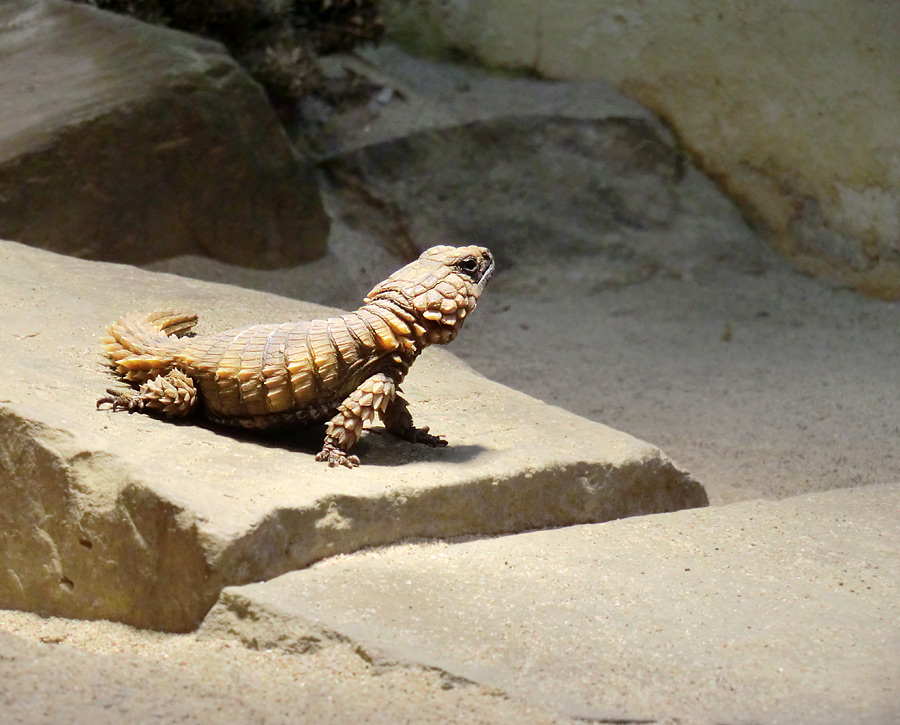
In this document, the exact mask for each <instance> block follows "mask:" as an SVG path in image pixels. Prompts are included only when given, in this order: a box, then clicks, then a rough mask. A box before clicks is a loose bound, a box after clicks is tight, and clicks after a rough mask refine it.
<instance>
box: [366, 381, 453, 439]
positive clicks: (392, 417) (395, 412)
mask: <svg viewBox="0 0 900 725" xmlns="http://www.w3.org/2000/svg"><path fill="white" fill-rule="evenodd" d="M381 422H382V423H384V427H385V428H387V429H388V430H389V431H390V432H391V433H393V434H394V435H395V436H397V437H398V438H402V439H403V440H405V441H409V442H410V443H424V444H425V445H427V446H431V447H432V448H437V447H438V446H445V445H447V441H446V440H444V438H443V437H442V436H436V435H432V434H431V433H429V432H428V426H427V425H426V426H422V427H421V428H416V426H415V425H414V424H413V419H412V414H411V413H410V412H409V403H408V402H407V401H406V399H405V398H403V396H401V395H396V394H395V395H394V399H393V400H392V401H391V403H390V404H389V405H388V406H387V408H385V410H384V411H383V412H382V413H381Z"/></svg>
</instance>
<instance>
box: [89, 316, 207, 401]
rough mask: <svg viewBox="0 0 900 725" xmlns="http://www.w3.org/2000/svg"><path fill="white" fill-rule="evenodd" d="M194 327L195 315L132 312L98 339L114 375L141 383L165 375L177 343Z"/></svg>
mask: <svg viewBox="0 0 900 725" xmlns="http://www.w3.org/2000/svg"><path fill="white" fill-rule="evenodd" d="M196 324H197V315H194V314H191V313H186V312H175V311H174V310H158V311H156V312H132V313H131V314H129V315H125V317H123V318H122V319H120V320H118V321H117V322H114V323H113V324H111V325H110V326H109V327H107V328H106V333H107V334H106V335H105V336H104V337H101V338H100V341H101V342H102V343H103V347H104V349H105V350H106V354H107V355H108V356H109V359H110V361H111V362H112V365H113V367H114V368H115V370H116V372H117V373H118V374H119V375H121V376H122V377H123V378H125V379H126V380H133V381H134V382H137V383H143V382H146V381H147V380H150V379H151V378H154V377H156V376H157V375H160V374H165V373H166V372H168V370H169V368H170V367H171V366H172V362H173V355H174V353H175V351H176V350H177V349H178V348H179V347H180V345H179V344H178V343H177V342H176V339H177V338H178V337H181V336H182V335H184V334H185V333H186V332H188V331H189V330H190V329H191V328H193V326H194V325H196Z"/></svg>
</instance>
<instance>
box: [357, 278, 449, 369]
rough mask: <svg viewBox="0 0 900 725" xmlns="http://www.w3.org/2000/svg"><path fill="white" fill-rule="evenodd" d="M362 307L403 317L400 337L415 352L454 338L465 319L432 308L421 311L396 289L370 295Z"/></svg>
mask: <svg viewBox="0 0 900 725" xmlns="http://www.w3.org/2000/svg"><path fill="white" fill-rule="evenodd" d="M361 309H363V310H365V309H370V310H373V311H374V310H378V311H379V312H382V314H390V315H392V316H393V317H394V319H396V320H399V321H402V327H404V330H403V333H402V334H403V337H405V338H406V339H407V341H408V343H409V344H411V345H413V346H414V347H415V351H416V352H415V354H416V355H419V354H420V353H421V352H422V351H423V350H424V349H425V348H426V347H428V346H429V345H446V344H447V343H448V342H450V341H451V340H453V338H455V337H456V335H457V333H458V332H459V330H460V327H462V323H463V319H464V315H460V316H457V315H453V316H446V315H442V314H441V313H440V312H436V311H433V310H425V311H424V312H423V311H422V310H419V309H417V308H416V307H415V305H414V303H413V301H411V300H409V299H407V298H406V296H404V295H402V294H400V293H399V292H397V291H395V290H389V291H385V292H382V293H380V294H378V295H377V296H376V297H374V298H369V299H368V300H367V301H366V304H365V305H363V307H362V308H361ZM464 312H465V311H464ZM392 326H393V325H392Z"/></svg>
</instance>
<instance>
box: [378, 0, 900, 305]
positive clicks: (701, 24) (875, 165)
mask: <svg viewBox="0 0 900 725" xmlns="http://www.w3.org/2000/svg"><path fill="white" fill-rule="evenodd" d="M384 7H385V15H386V21H387V27H388V28H389V29H391V31H392V32H393V33H394V34H395V36H396V37H398V38H402V39H403V40H404V41H405V42H406V43H408V44H411V45H412V46H414V47H418V48H419V49H420V50H426V51H430V52H445V53H446V52H447V51H448V50H449V49H453V50H455V51H457V52H459V51H462V52H463V53H465V54H468V55H471V56H474V57H476V58H478V59H479V60H481V61H482V62H484V63H487V64H488V65H491V66H495V67H496V66H499V67H505V68H514V69H520V68H525V69H528V70H532V71H536V72H537V73H540V74H542V75H544V76H547V77H552V78H580V79H584V78H603V79H605V80H608V81H611V82H613V83H615V84H616V85H618V86H619V87H621V88H622V89H623V90H625V91H626V92H627V93H628V94H629V95H631V96H632V97H634V98H636V99H638V100H639V101H641V102H642V103H644V104H646V105H647V106H649V107H650V108H653V109H654V110H656V111H657V112H658V113H660V114H661V115H662V116H663V117H665V118H666V119H667V120H668V121H669V122H670V123H671V124H672V126H673V127H674V129H675V130H676V132H677V133H678V135H679V137H680V138H681V139H682V140H683V142H684V143H685V145H686V146H687V147H688V148H689V149H690V150H691V151H692V153H693V154H694V156H695V158H696V159H698V160H699V163H700V165H701V166H702V167H703V168H704V169H705V170H706V171H707V172H708V173H710V174H711V175H712V176H713V177H715V178H716V179H717V180H718V181H719V182H720V183H721V185H722V186H723V187H724V188H725V189H727V190H728V192H729V194H730V195H731V196H732V198H734V199H735V200H737V201H738V202H739V203H740V204H741V206H742V207H743V209H744V211H745V213H746V214H747V216H748V217H750V218H752V219H753V220H754V221H755V222H756V224H757V226H758V227H759V228H760V229H761V230H763V231H764V232H765V233H766V235H767V237H768V238H769V240H770V241H771V242H772V244H773V245H774V246H775V247H776V248H777V249H779V250H780V251H782V252H784V253H785V254H786V255H787V256H788V257H790V258H791V259H793V260H794V261H795V263H796V264H797V265H799V266H800V267H801V268H803V269H806V270H809V271H812V272H815V273H820V274H824V275H826V276H829V277H832V278H834V279H837V280H839V281H841V282H845V283H849V284H852V285H854V286H857V287H859V288H860V289H861V290H863V291H865V292H868V293H871V294H875V295H879V296H883V297H886V298H890V299H897V298H900V140H898V136H897V133H896V128H897V118H898V117H900V76H898V74H897V72H896V69H897V67H898V63H900V54H898V49H897V43H896V39H897V37H898V34H900V9H898V6H897V5H896V3H893V2H890V1H889V0H883V1H881V2H872V3H867V4H866V5H865V6H864V7H861V6H860V4H859V3H856V2H853V1H852V0H842V1H841V2H837V3H835V2H827V3H826V2H813V3H807V4H805V5H804V6H803V9H802V10H798V9H795V8H792V7H787V6H785V5H784V4H783V3H780V2H774V1H769V2H762V3H754V4H753V5H748V6H740V7H729V8H722V7H721V6H720V5H719V4H715V3H711V2H709V1H708V0H692V2H688V3H683V2H664V3H654V4H653V5H652V6H646V7H645V6H636V7H624V6H622V5H621V4H618V3H607V2H601V3H598V2H592V1H591V0H572V1H571V2H565V3H562V4H557V5H554V7H553V10H552V11H549V10H548V9H547V4H546V3H544V2H541V1H540V0H532V1H531V2H524V3H523V2H519V1H518V0H516V1H515V2H509V1H504V0H498V1H496V2H489V3H470V2H460V1H457V2H441V3H434V2H428V1H418V2H405V1H404V2H397V1H396V0H393V1H392V0H388V2H386V3H385V4H384Z"/></svg>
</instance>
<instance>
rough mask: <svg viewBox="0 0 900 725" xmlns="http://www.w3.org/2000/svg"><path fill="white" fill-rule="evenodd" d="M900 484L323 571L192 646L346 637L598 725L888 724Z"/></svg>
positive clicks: (426, 549)
mask: <svg viewBox="0 0 900 725" xmlns="http://www.w3.org/2000/svg"><path fill="white" fill-rule="evenodd" d="M898 622H900V484H894V485H885V486H871V487H865V488H859V489H854V490H842V491H833V492H829V493H824V494H809V495H806V496H802V497H797V498H793V499H787V500H784V501H779V502H771V501H755V502H747V503H741V504H734V505H732V506H727V507H721V508H706V509H702V510H695V511H681V512H677V513H672V514H664V515H659V516H647V517H641V518H633V519H628V520H623V521H614V522H610V523H606V524H602V525H588V526H577V527H570V528H565V529H554V530H550V531H539V532H532V533H527V534H521V535H517V536H508V537H501V538H494V539H476V540H469V541H464V542H461V543H446V542H438V543H426V544H420V545H414V544H407V545H403V546H399V547H390V548H385V549H380V550H373V551H368V552H363V553H359V554H354V555H351V556H345V557H336V558H333V559H329V560H327V561H323V562H321V563H319V564H317V565H315V566H313V567H311V568H309V569H306V570H304V571H300V572H293V573H291V574H287V575H285V576H283V577H279V578H277V579H274V580H272V581H269V582H264V583H260V584H251V585H248V586H244V587H234V588H228V589H226V590H225V591H224V592H223V593H222V597H221V599H220V601H219V603H218V604H217V605H216V607H215V608H214V609H213V610H212V612H211V613H210V615H209V616H208V618H207V620H206V621H205V622H204V625H203V628H202V629H201V634H206V635H208V636H210V637H220V636H232V637H238V638H240V639H242V640H243V641H244V642H245V643H247V644H250V645H251V646H254V647H259V648H263V647H283V648H286V649H291V650H298V649H299V650H304V649H307V650H308V649H310V648H315V647H322V646H324V645H326V644H328V643H329V642H330V641H332V642H333V641H338V642H348V641H349V642H350V643H351V644H353V645H355V646H357V647H358V648H359V649H360V651H361V653H362V654H364V656H366V657H368V658H371V659H372V660H374V661H375V662H379V663H382V664H384V665H386V666H389V665H391V664H410V663H412V664H416V665H420V666H421V665H424V666H428V667H434V668H437V669H439V670H442V671H444V672H447V673H449V674H450V675H453V676H456V677H459V678H463V679H466V680H471V681H475V682H477V683H479V684H480V685H485V686H488V687H495V688H498V689H499V690H501V691H503V692H504V693H506V694H507V695H509V696H511V697H513V698H516V699H519V700H524V701H527V702H530V703H532V704H534V705H537V706H539V707H541V708H547V709H550V710H555V711H557V712H559V713H560V714H563V715H567V716H570V717H576V718H579V719H585V720H589V721H597V722H607V721H609V722H644V721H648V722H649V721H653V722H657V721H663V720H665V721H666V722H716V723H722V722H729V723H753V722H758V723H763V722H764V723H817V724H820V725H821V724H823V723H835V724H837V723H848V722H866V723H894V722H898V721H900V669H898V668H897V662H898V661H900V624H898Z"/></svg>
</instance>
